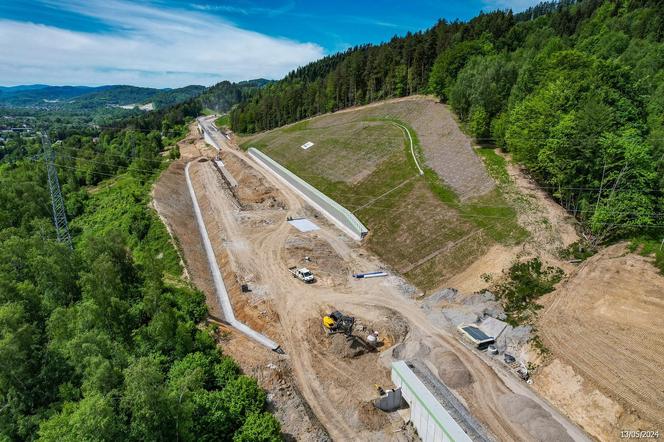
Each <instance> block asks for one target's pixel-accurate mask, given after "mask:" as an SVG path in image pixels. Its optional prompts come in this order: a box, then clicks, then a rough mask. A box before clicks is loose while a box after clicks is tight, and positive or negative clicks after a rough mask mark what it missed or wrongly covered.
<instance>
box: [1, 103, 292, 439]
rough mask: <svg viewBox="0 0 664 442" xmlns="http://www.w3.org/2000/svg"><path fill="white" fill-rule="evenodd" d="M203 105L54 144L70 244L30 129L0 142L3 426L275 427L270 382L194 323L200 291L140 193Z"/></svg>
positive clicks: (259, 430) (154, 435)
mask: <svg viewBox="0 0 664 442" xmlns="http://www.w3.org/2000/svg"><path fill="white" fill-rule="evenodd" d="M199 111H200V105H198V103H196V102H195V101H192V102H190V103H188V104H186V105H181V106H178V107H175V108H171V109H168V110H163V111H155V112H151V113H149V114H147V115H146V116H144V117H141V118H136V119H135V120H130V121H126V122H125V123H124V127H125V128H124V129H117V130H106V131H103V132H101V133H99V132H98V133H95V134H75V135H71V134H68V135H67V137H66V138H64V139H63V140H62V142H60V143H56V144H55V145H54V147H55V150H56V152H57V166H58V171H59V175H60V182H61V183H62V188H63V193H64V197H65V200H66V206H67V214H68V217H69V220H70V227H71V231H72V234H73V238H74V247H73V250H72V249H70V248H69V247H67V246H66V245H63V244H60V243H58V242H56V241H55V232H54V228H53V225H52V222H51V214H50V200H49V191H48V187H47V182H46V170H45V167H44V166H43V164H42V162H41V161H38V162H35V161H33V160H30V159H29V156H31V155H33V154H36V153H37V151H38V149H39V143H38V140H37V139H35V138H28V137H20V138H17V139H12V140H10V142H9V143H8V146H7V148H8V153H7V155H6V156H5V157H4V158H3V159H2V160H1V161H0V183H1V184H0V185H1V187H2V189H3V192H2V193H0V366H1V367H2V370H0V439H1V440H3V441H20V440H41V441H53V442H55V441H58V442H61V441H72V442H74V441H90V440H95V441H118V440H123V441H124V440H129V441H148V440H155V441H156V440H159V441H167V440H182V441H212V440H215V441H216V440H228V441H231V440H234V441H254V440H262V441H276V440H279V439H280V436H279V435H280V429H279V423H278V422H277V421H276V420H275V419H274V417H272V416H271V415H270V414H268V413H266V411H265V407H266V396H265V393H264V392H263V391H262V390H261V389H260V388H259V386H258V385H257V383H256V381H255V380H254V379H252V378H249V377H247V376H244V375H242V374H241V373H240V370H239V367H238V366H237V365H236V364H235V362H233V360H231V359H230V358H228V357H226V356H223V355H222V354H221V353H220V351H219V349H218V348H217V345H216V342H215V339H214V331H213V330H212V329H207V328H205V327H203V325H202V321H203V319H204V318H205V317H206V315H207V309H206V306H205V302H204V295H203V294H202V293H200V292H199V291H197V290H196V289H195V288H194V287H192V286H190V285H189V284H188V283H187V282H186V281H185V280H183V279H182V268H181V266H180V260H179V256H178V254H177V251H176V249H175V248H174V246H173V244H172V242H171V240H170V237H169V235H168V233H167V231H166V229H165V227H164V225H163V224H162V223H161V221H160V220H159V218H158V217H157V215H156V213H155V212H154V211H153V210H152V209H151V208H150V207H149V202H150V189H151V184H152V181H153V180H154V178H155V176H156V175H157V174H158V172H159V171H160V170H161V169H162V167H163V166H164V163H165V159H164V158H163V156H162V154H163V153H164V150H165V148H166V147H168V146H172V145H173V143H174V142H175V141H176V140H177V139H179V138H180V137H182V136H183V134H184V133H185V132H186V130H187V126H186V122H187V121H190V120H191V118H193V117H194V116H196V115H198V113H199ZM51 135H52V138H53V139H56V138H57V134H56V133H52V134H51ZM169 156H170V157H171V158H174V157H177V150H176V149H175V150H174V149H171V150H170V153H169V154H167V157H169Z"/></svg>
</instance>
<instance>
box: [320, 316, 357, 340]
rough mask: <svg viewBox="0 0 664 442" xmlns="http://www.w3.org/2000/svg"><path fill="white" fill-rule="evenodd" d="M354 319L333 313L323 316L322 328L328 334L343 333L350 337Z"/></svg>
mask: <svg viewBox="0 0 664 442" xmlns="http://www.w3.org/2000/svg"><path fill="white" fill-rule="evenodd" d="M353 325H355V318H353V317H352V316H346V315H344V314H343V313H341V312H340V311H333V312H332V313H330V314H329V315H325V316H323V328H324V329H325V331H326V332H327V333H328V334H332V333H345V334H347V335H349V336H350V334H351V333H353Z"/></svg>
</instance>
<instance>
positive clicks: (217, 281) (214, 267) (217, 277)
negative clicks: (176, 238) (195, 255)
mask: <svg viewBox="0 0 664 442" xmlns="http://www.w3.org/2000/svg"><path fill="white" fill-rule="evenodd" d="M191 163H192V162H191V161H190V162H189V163H187V166H186V167H185V169H184V171H185V177H186V179H187V187H188V188H189V195H191V201H192V203H193V206H194V213H195V214H196V222H197V223H198V230H199V232H200V234H201V239H202V240H203V248H204V249H205V254H206V256H207V260H208V264H209V266H210V272H211V273H212V279H213V281H214V288H215V291H216V292H217V298H218V299H219V304H220V305H221V309H222V311H223V312H224V318H226V321H227V322H228V324H229V325H230V326H231V327H233V328H235V329H237V330H238V331H240V332H242V333H244V334H245V335H247V336H248V337H250V338H251V339H253V340H254V341H256V342H258V343H259V344H261V345H264V346H265V347H267V348H269V349H270V350H274V351H276V352H277V353H282V354H283V350H282V349H281V347H279V344H277V343H276V342H274V341H272V340H271V339H270V338H268V337H267V336H265V335H263V334H261V333H258V332H257V331H256V330H253V329H252V328H251V327H249V326H247V325H246V324H244V323H242V322H240V321H238V320H237V319H235V313H233V306H232V305H231V300H230V298H229V297H228V292H227V291H226V286H225V285H224V280H223V279H222V277H221V272H220V271H219V264H218V263H217V257H216V255H215V254H214V250H213V249H212V243H211V242H210V237H209V236H208V232H207V228H206V227H205V221H203V214H202V213H201V209H200V207H199V205H198V199H197V198H196V192H195V191H194V186H193V185H192V184H191V177H190V176H189V166H191Z"/></svg>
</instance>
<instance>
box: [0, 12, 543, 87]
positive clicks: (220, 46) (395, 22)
mask: <svg viewBox="0 0 664 442" xmlns="http://www.w3.org/2000/svg"><path fill="white" fill-rule="evenodd" d="M535 3H537V1H531V0H468V1H436V0H408V1H403V0H401V1H396V0H383V1H379V0H375V1H364V0H355V1H351V0H336V1H335V0H329V1H320V2H318V1H295V0H274V1H263V0H190V1H189V0H142V1H137V0H135V1H130V0H3V1H2V2H0V42H2V44H0V60H1V61H2V63H0V85H16V84H28V83H46V84H56V85H64V84H85V85H100V84H117V83H121V84H135V85H140V86H153V87H177V86H183V85H187V84H203V85H210V84H213V83H216V82H218V81H221V80H232V81H239V80H244V79H250V78H258V77H265V78H275V79H276V78H280V77H282V76H283V75H284V74H286V73H287V72H288V71H290V70H292V69H293V68H296V67H297V66H299V65H302V64H306V63H307V62H309V61H313V60H315V59H317V58H319V57H321V56H324V55H326V54H330V53H333V52H336V51H339V50H343V49H346V48H348V47H350V46H353V45H357V44H362V43H380V42H382V41H385V40H388V39H390V38H391V37H392V36H393V35H403V34H405V33H406V32H408V31H417V30H421V29H426V28H428V27H430V26H431V25H433V24H434V23H435V22H436V20H438V18H441V17H442V18H446V19H448V20H455V19H461V20H467V19H469V18H471V17H473V16H475V15H476V14H477V13H479V11H481V10H484V11H488V10H492V9H498V8H500V9H505V8H512V9H513V10H515V11H518V10H523V9H525V8H527V7H528V6H530V5H532V4H535Z"/></svg>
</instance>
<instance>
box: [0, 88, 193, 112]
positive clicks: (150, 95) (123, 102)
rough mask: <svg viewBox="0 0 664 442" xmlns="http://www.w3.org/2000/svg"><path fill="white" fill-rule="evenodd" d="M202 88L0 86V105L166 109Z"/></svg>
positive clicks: (45, 107)
mask: <svg viewBox="0 0 664 442" xmlns="http://www.w3.org/2000/svg"><path fill="white" fill-rule="evenodd" d="M204 90H205V87H204V86H186V87H183V88H178V89H154V88H144V87H136V86H126V85H110V86H98V87H88V86H47V85H26V86H13V87H0V106H5V107H20V108H37V109H53V110H69V111H76V110H87V111H89V110H96V109H99V108H103V107H120V106H125V107H126V106H130V105H137V106H138V105H142V104H147V103H153V105H154V108H159V107H163V106H169V105H172V104H175V103H179V102H182V101H185V100H188V99H190V98H193V97H196V96H197V95H199V94H200V93H201V92H203V91H204Z"/></svg>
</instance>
